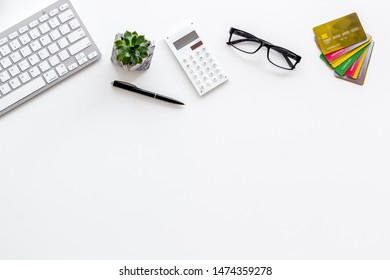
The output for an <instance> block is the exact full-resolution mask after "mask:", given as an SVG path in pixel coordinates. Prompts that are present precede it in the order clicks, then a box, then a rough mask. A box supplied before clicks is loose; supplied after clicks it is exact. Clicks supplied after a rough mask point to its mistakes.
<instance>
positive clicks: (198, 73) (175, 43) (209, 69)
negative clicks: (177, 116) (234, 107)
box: [165, 23, 228, 95]
mask: <svg viewBox="0 0 390 280" xmlns="http://www.w3.org/2000/svg"><path fill="white" fill-rule="evenodd" d="M165 40H166V42H167V44H168V46H169V48H170V49H171V50H172V52H173V54H174V55H175V56H176V58H177V60H178V61H179V63H180V65H181V66H182V67H183V69H184V71H185V72H186V74H187V76H188V77H189V78H190V80H191V82H192V84H193V85H194V87H195V88H196V90H197V91H198V93H199V95H203V94H205V93H207V92H209V91H210V90H212V89H214V88H215V87H217V86H219V85H220V84H222V83H223V82H225V81H226V80H227V79H228V77H227V75H226V74H225V71H223V69H222V68H221V65H220V64H219V63H218V61H217V60H216V58H215V56H214V55H213V54H212V53H211V52H210V48H209V47H208V46H207V45H206V44H205V43H204V41H203V40H201V38H200V37H199V34H198V32H197V31H195V26H194V24H193V23H190V24H187V25H185V26H182V27H181V28H179V29H178V30H176V31H175V32H172V33H171V34H169V35H168V36H166V37H165Z"/></svg>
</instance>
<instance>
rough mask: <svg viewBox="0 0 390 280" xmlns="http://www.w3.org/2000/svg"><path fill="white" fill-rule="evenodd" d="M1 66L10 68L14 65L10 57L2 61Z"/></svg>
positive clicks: (0, 61)
mask: <svg viewBox="0 0 390 280" xmlns="http://www.w3.org/2000/svg"><path fill="white" fill-rule="evenodd" d="M0 64H1V65H2V66H3V68H8V67H10V66H11V65H12V61H11V60H10V59H9V57H6V58H3V59H2V60H0Z"/></svg>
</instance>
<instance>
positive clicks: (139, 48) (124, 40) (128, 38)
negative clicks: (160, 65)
mask: <svg viewBox="0 0 390 280" xmlns="http://www.w3.org/2000/svg"><path fill="white" fill-rule="evenodd" d="M148 46H149V41H148V40H146V39H145V36H144V35H138V34H137V32H129V31H126V32H125V34H123V36H121V39H120V40H118V41H116V42H115V48H116V51H117V53H118V54H117V56H116V59H117V60H118V61H120V62H122V63H123V65H137V64H141V63H142V61H143V60H144V58H147V57H148V55H149V51H148Z"/></svg>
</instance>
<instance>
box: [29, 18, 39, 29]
mask: <svg viewBox="0 0 390 280" xmlns="http://www.w3.org/2000/svg"><path fill="white" fill-rule="evenodd" d="M38 24H39V21H38V20H34V21H32V22H30V24H29V25H28V26H30V28H34V27H35V26H38Z"/></svg>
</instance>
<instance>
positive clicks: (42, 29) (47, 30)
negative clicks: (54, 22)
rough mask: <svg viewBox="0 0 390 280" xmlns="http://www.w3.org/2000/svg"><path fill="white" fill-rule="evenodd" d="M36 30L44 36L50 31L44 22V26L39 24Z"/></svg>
mask: <svg viewBox="0 0 390 280" xmlns="http://www.w3.org/2000/svg"><path fill="white" fill-rule="evenodd" d="M38 28H39V30H40V31H41V33H42V34H45V33H47V32H49V31H50V27H49V25H48V24H47V23H46V22H45V23H44V24H41V25H40V26H39V27H38Z"/></svg>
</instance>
